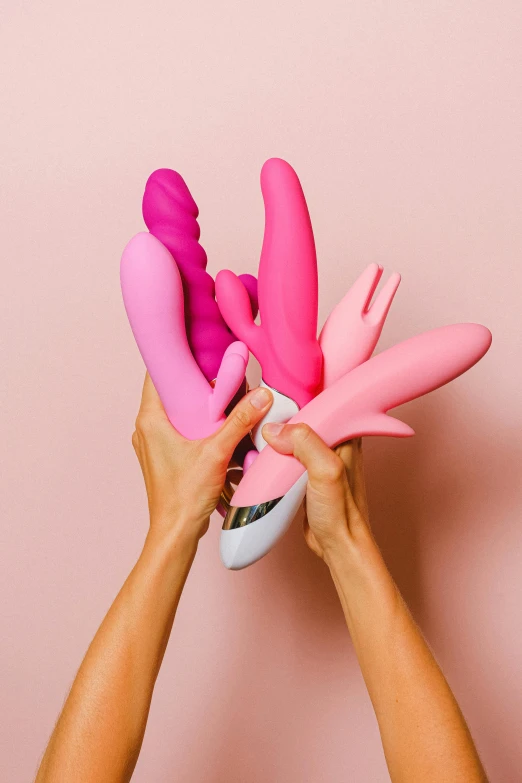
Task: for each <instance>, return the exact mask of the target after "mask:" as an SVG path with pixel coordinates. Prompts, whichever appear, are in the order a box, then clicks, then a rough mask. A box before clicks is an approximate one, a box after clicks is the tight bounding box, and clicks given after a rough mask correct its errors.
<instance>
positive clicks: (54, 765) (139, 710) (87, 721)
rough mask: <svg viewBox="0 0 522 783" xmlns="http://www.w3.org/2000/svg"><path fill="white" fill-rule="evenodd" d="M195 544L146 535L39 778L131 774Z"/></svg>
mask: <svg viewBox="0 0 522 783" xmlns="http://www.w3.org/2000/svg"><path fill="white" fill-rule="evenodd" d="M196 547H197V544H196V542H195V541H194V540H193V539H187V538H181V537H180V536H176V535H175V534H170V535H164V536H162V537H161V538H160V539H154V538H152V537H151V535H149V537H148V538H147V541H146V543H145V546H144V548H143V551H142V553H141V555H140V557H139V559H138V562H137V563H136V565H135V567H134V568H133V570H132V571H131V573H130V575H129V577H128V578H127V580H126V582H125V584H124V585H123V587H122V589H121V590H120V592H119V594H118V596H117V597H116V599H115V601H114V603H113V604H112V606H111V608H110V610H109V612H108V613H107V615H106V617H105V619H104V620H103V623H102V624H101V626H100V628H99V630H98V632H97V633H96V636H95V637H94V639H93V641H92V643H91V645H90V647H89V649H88V651H87V654H86V656H85V658H84V660H83V662H82V664H81V667H80V669H79V671H78V674H77V676H76V678H75V680H74V683H73V686H72V688H71V691H70V693H69V696H68V698H67V701H66V703H65V706H64V708H63V711H62V713H61V715H60V718H59V720H58V723H57V725H56V727H55V730H54V732H53V735H52V737H51V740H50V742H49V746H48V748H47V750H46V753H45V755H44V758H43V760H42V764H41V766H40V770H39V772H38V775H37V778H36V781H37V783H54V781H60V783H68V781H77V780H82V781H83V783H89V782H90V781H93V783H94V781H96V783H105V781H107V783H112V781H115V782H116V781H118V782H119V781H127V780H129V779H130V777H131V775H132V772H133V769H134V766H135V764H136V761H137V758H138V754H139V750H140V747H141V743H142V740H143V734H144V731H145V726H146V723H147V717H148V712H149V707H150V702H151V698H152V692H153V688H154V683H155V681H156V677H157V674H158V671H159V668H160V665H161V662H162V659H163V654H164V652H165V648H166V645H167V641H168V638H169V635H170V631H171V628H172V623H173V620H174V615H175V613H176V608H177V605H178V601H179V598H180V595H181V591H182V589H183V585H184V583H185V580H186V577H187V574H188V572H189V569H190V565H191V563H192V560H193V558H194V555H195V552H196Z"/></svg>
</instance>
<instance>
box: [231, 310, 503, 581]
mask: <svg viewBox="0 0 522 783" xmlns="http://www.w3.org/2000/svg"><path fill="white" fill-rule="evenodd" d="M490 344H491V334H490V332H489V330H488V329H486V328H485V327H484V326H480V325H478V324H457V325H454V326H443V327H441V328H439V329H434V330H432V331H430V332H425V333H424V334H421V335H418V336H417V337H412V338H411V339H410V340H405V341H404V342H402V343H399V344H398V345H395V346H394V347H393V348H390V349H388V350H387V351H384V352H383V353H381V354H379V355H378V356H375V357H373V358H372V359H369V360H368V361H367V362H365V363H364V364H361V365H359V366H358V367H356V368H355V369H354V370H352V371H351V372H349V373H348V374H347V375H345V376H343V377H341V378H340V379H339V380H337V381H336V382H335V383H334V384H333V385H332V386H330V387H329V388H327V389H325V391H323V392H321V393H320V394H319V395H318V396H317V397H316V398H315V399H313V400H312V401H311V402H309V403H308V405H306V406H305V407H304V408H303V409H302V410H300V411H299V412H298V413H297V415H295V416H294V417H293V418H292V419H290V423H297V422H305V423H307V424H308V425H309V426H310V427H312V429H314V430H315V431H316V432H317V433H318V434H319V435H320V436H321V437H322V438H323V440H324V441H325V442H326V443H327V444H328V445H329V446H332V447H333V446H335V445H336V444H338V443H341V442H343V441H346V440H349V439H351V438H355V437H360V436H362V435H393V436H395V437H407V436H409V435H413V434H414V432H413V430H412V429H411V427H409V426H408V425H407V424H405V423H404V422H401V421H399V420H397V419H394V418H392V417H390V416H387V415H386V413H387V411H389V410H391V409H392V408H395V407H397V406H398V405H401V404H403V403H405V402H408V401H410V400H413V399H415V398H417V397H420V396H422V395H423V394H427V393H428V392H430V391H432V390H433V389H436V388H438V387H439V386H442V385H443V384H445V383H448V382H449V381H451V380H453V379H454V378H456V377H457V376H459V375H461V374H462V373H463V372H465V371H466V370H468V369H469V368H470V367H472V366H473V365H474V364H475V363H476V362H477V361H478V360H479V359H480V358H481V357H482V356H483V355H484V354H485V353H486V351H487V350H488V348H489V346H490ZM306 480H307V474H306V472H305V469H304V467H303V465H302V464H301V463H300V462H298V460H296V459H295V458H294V457H291V456H287V455H282V454H278V453H277V452H275V451H274V450H273V449H272V448H270V446H266V448H264V449H263V451H262V452H261V453H260V454H259V456H258V457H257V458H256V459H255V461H254V462H253V464H252V465H251V466H250V467H249V470H248V472H246V473H245V474H244V476H243V479H242V480H241V482H240V484H239V486H238V488H237V490H236V492H235V493H234V495H233V497H232V501H231V503H232V505H231V508H230V509H229V511H228V513H227V517H226V519H225V522H224V524H223V530H222V531H221V542H220V550H221V558H222V560H223V563H224V564H225V565H226V566H227V568H233V569H239V568H244V567H245V566H248V565H250V564H252V563H254V562H256V560H259V559H260V558H261V557H263V556H264V555H265V554H266V553H267V552H268V551H270V549H271V548H272V547H273V546H274V544H275V543H276V542H277V541H278V540H279V539H280V538H281V536H282V535H283V534H284V533H285V532H286V530H287V529H288V527H289V525H290V523H291V521H292V519H293V517H294V516H295V513H296V512H297V509H298V508H299V506H300V505H301V502H302V500H303V497H304V494H305V491H306Z"/></svg>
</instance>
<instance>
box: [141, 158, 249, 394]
mask: <svg viewBox="0 0 522 783" xmlns="http://www.w3.org/2000/svg"><path fill="white" fill-rule="evenodd" d="M197 217H198V207H197V205H196V202H195V201H194V199H193V198H192V195H191V193H190V191H189V189H188V187H187V185H186V183H185V181H184V180H183V178H182V177H181V175H180V174H178V173H177V172H176V171H173V170H172V169H158V170H157V171H154V172H153V173H152V174H151V175H150V177H149V178H148V180H147V184H146V186H145V193H144V195H143V218H144V220H145V223H146V225H147V228H148V229H149V231H150V233H151V234H153V235H154V236H155V237H156V238H157V239H159V240H160V241H161V242H162V243H163V244H164V245H165V247H166V248H167V250H169V251H170V253H171V254H172V256H173V258H174V259H175V261H176V264H177V265H178V269H179V272H180V274H181V278H182V281H183V289H184V293H185V322H186V328H187V337H188V342H189V345H190V347H191V350H192V354H193V356H194V358H195V360H196V362H197V364H198V365H199V367H200V369H201V370H202V372H203V374H204V376H205V377H206V379H207V380H208V381H212V380H214V379H215V378H216V376H217V372H218V369H219V366H220V364H221V360H222V358H223V355H224V353H225V351H226V350H227V348H228V347H229V346H230V345H231V343H232V342H233V341H234V339H235V338H234V336H233V335H232V334H231V333H230V331H229V329H228V328H227V326H226V324H225V322H224V321H223V318H222V316H221V314H220V312H219V308H218V306H217V303H216V301H215V299H214V281H213V279H212V277H211V276H210V275H209V274H208V272H207V271H206V266H207V256H206V253H205V251H204V249H203V248H202V246H201V245H200V244H199V241H198V240H199V236H200V230H199V224H198V221H197ZM240 278H241V281H242V283H243V285H244V286H245V289H246V291H247V292H248V297H249V304H250V306H251V307H252V308H253V311H254V313H257V281H256V279H255V277H253V276H252V275H240Z"/></svg>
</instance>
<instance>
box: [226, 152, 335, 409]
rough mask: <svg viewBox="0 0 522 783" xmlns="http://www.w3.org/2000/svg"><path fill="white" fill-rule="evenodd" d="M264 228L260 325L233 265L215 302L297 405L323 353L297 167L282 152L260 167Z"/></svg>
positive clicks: (306, 396) (316, 383)
mask: <svg viewBox="0 0 522 783" xmlns="http://www.w3.org/2000/svg"><path fill="white" fill-rule="evenodd" d="M261 189H262V192H263V199H264V203H265V233H264V239H263V248H262V251H261V261H260V263H259V274H258V297H259V314H260V317H261V325H260V326H257V325H256V324H255V323H254V319H253V315H252V311H251V307H250V302H249V298H248V295H247V292H246V290H245V288H244V286H243V285H242V283H241V281H240V280H239V279H238V278H237V277H236V275H235V274H234V273H233V272H230V271H228V270H223V271H221V272H219V274H218V275H217V277H216V296H217V300H218V304H219V308H220V310H221V312H222V314H223V317H224V319H225V321H226V322H227V324H228V326H229V327H230V329H231V330H232V331H233V332H234V334H235V335H237V337H238V338H239V339H240V340H243V342H244V343H246V344H247V345H248V347H249V349H250V350H251V351H252V353H253V354H254V356H255V357H256V358H257V360H258V361H259V363H260V365H261V368H262V375H263V380H264V382H265V383H266V384H268V385H269V386H271V387H272V388H274V389H277V391H279V392H281V393H282V394H285V395H286V396H287V397H290V398H291V399H292V400H294V401H295V402H296V403H297V404H298V405H299V407H302V406H303V405H305V404H306V403H307V402H308V401H309V400H310V399H312V397H313V396H314V395H315V394H316V393H317V391H318V390H319V388H320V383H321V372H322V354H321V349H320V348H319V343H318V342H317V260H316V254H315V244H314V236H313V232H312V225H311V223H310V216H309V214H308V209H307V206H306V201H305V197H304V194H303V190H302V188H301V184H300V182H299V179H298V178H297V174H296V173H295V171H294V170H293V168H292V167H291V166H290V165H289V164H288V163H286V162H285V161H284V160H281V159H280V158H271V159H270V160H267V161H266V163H265V164H264V166H263V169H262V171H261Z"/></svg>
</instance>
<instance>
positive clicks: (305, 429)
mask: <svg viewBox="0 0 522 783" xmlns="http://www.w3.org/2000/svg"><path fill="white" fill-rule="evenodd" d="M293 429H294V438H296V440H298V441H299V443H306V441H307V440H308V438H309V437H310V434H311V432H312V430H311V428H310V427H309V426H308V424H305V423H304V422H299V424H295V425H294V428H293Z"/></svg>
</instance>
